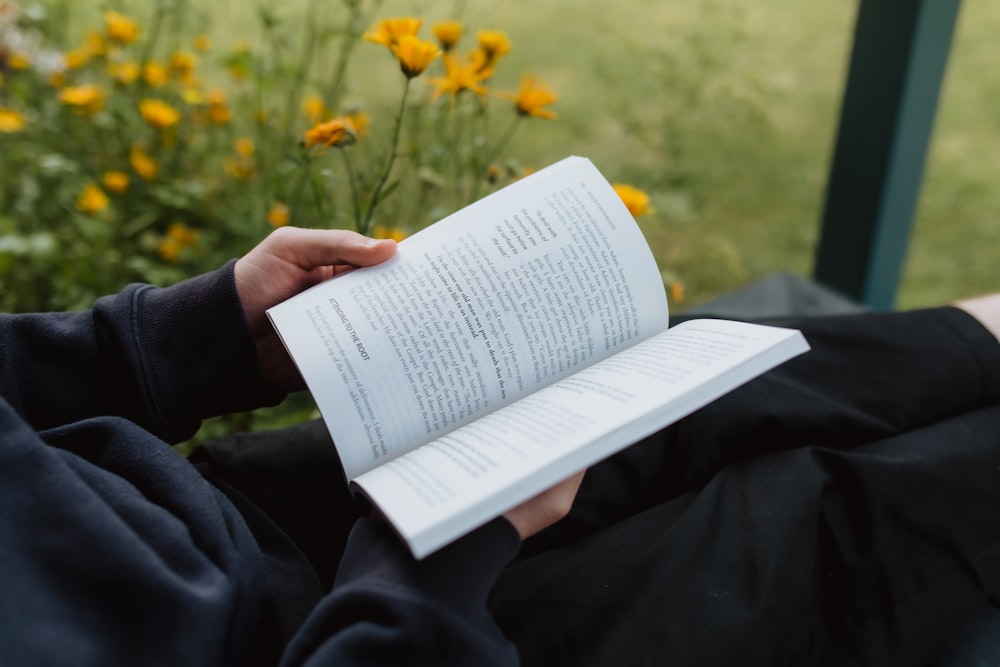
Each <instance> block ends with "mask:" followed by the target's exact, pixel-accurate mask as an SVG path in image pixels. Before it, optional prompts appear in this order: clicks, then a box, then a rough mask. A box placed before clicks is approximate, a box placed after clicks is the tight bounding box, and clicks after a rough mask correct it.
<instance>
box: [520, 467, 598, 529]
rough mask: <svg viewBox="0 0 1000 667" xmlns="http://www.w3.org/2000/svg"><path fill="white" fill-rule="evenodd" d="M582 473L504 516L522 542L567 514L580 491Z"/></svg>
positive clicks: (565, 480)
mask: <svg viewBox="0 0 1000 667" xmlns="http://www.w3.org/2000/svg"><path fill="white" fill-rule="evenodd" d="M584 472H586V471H580V472H578V473H576V474H575V475H573V476H572V477H568V478H566V479H564V480H563V481H561V482H559V483H558V484H556V485H555V486H553V487H552V488H550V489H548V490H547V491H543V492H541V493H540V494H538V495H537V496H535V497H534V498H532V499H530V500H527V501H525V502H523V503H521V504H520V505H518V506H517V507H515V508H514V509H512V510H510V511H509V512H507V513H506V514H504V517H505V518H506V519H507V520H508V521H510V522H511V523H512V524H514V528H516V529H517V532H518V534H519V535H520V536H521V539H522V540H524V539H527V538H529V537H531V536H532V535H534V534H535V533H537V532H539V531H540V530H542V529H543V528H548V527H549V526H551V525H552V524H554V523H555V522H556V521H559V520H560V519H562V518H563V517H565V516H566V515H567V514H569V511H570V509H572V507H573V501H574V500H575V499H576V492H577V491H579V490H580V483H581V482H583V475H584Z"/></svg>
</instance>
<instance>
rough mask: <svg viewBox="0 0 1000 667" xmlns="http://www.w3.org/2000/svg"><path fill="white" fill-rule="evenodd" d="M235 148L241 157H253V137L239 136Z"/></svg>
mask: <svg viewBox="0 0 1000 667" xmlns="http://www.w3.org/2000/svg"><path fill="white" fill-rule="evenodd" d="M233 150H235V151H236V154H237V155H239V156H240V157H252V156H253V151H254V145H253V139H251V138H250V137H239V138H238V139H237V140H236V143H235V144H233Z"/></svg>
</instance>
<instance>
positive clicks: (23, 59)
mask: <svg viewBox="0 0 1000 667" xmlns="http://www.w3.org/2000/svg"><path fill="white" fill-rule="evenodd" d="M7 64H8V65H9V66H10V68H11V69H13V70H26V69H28V68H29V67H31V58H30V57H29V56H28V54H27V53H25V52H24V51H14V52H13V53H11V54H10V55H9V56H8V57H7Z"/></svg>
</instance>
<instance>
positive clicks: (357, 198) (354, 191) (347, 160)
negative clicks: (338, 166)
mask: <svg viewBox="0 0 1000 667" xmlns="http://www.w3.org/2000/svg"><path fill="white" fill-rule="evenodd" d="M339 150H340V154H341V156H343V158H344V168H345V169H346V170H347V179H348V181H349V182H350V184H351V206H352V208H353V209H354V228H355V229H356V230H357V231H358V233H363V232H361V191H360V190H359V189H358V181H357V177H356V176H355V173H354V165H353V164H351V157H350V156H349V155H348V154H347V147H341V148H340V149H339Z"/></svg>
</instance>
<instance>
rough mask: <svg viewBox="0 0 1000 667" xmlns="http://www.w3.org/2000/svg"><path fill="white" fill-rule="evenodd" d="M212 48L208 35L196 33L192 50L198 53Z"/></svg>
mask: <svg viewBox="0 0 1000 667" xmlns="http://www.w3.org/2000/svg"><path fill="white" fill-rule="evenodd" d="M210 48H212V40H211V39H210V38H209V36H208V35H204V34H202V35H196V36H195V38H194V50H195V51H198V52H199V53H205V51H208V50H209V49H210Z"/></svg>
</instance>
